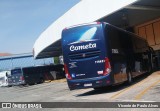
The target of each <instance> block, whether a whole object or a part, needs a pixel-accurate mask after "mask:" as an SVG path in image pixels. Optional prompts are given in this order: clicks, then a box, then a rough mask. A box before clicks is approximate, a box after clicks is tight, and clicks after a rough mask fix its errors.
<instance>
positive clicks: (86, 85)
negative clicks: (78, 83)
mask: <svg viewBox="0 0 160 111" xmlns="http://www.w3.org/2000/svg"><path fill="white" fill-rule="evenodd" d="M84 86H85V87H88V86H92V83H89V84H84Z"/></svg>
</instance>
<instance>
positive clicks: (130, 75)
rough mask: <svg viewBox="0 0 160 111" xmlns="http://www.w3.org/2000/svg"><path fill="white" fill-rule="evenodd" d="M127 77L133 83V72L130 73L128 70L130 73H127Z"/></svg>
mask: <svg viewBox="0 0 160 111" xmlns="http://www.w3.org/2000/svg"><path fill="white" fill-rule="evenodd" d="M127 76H128V77H127V78H128V80H127V82H128V83H129V84H131V83H132V74H131V73H130V72H128V74H127Z"/></svg>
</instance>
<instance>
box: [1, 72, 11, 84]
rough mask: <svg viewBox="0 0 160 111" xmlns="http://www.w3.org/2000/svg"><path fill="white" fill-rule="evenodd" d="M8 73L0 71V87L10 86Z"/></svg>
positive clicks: (9, 74)
mask: <svg viewBox="0 0 160 111" xmlns="http://www.w3.org/2000/svg"><path fill="white" fill-rule="evenodd" d="M10 77H11V73H10V71H2V72H0V86H10V85H11V84H10Z"/></svg>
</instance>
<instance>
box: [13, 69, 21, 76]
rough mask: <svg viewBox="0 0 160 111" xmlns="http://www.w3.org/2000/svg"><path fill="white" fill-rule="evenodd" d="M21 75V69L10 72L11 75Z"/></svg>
mask: <svg viewBox="0 0 160 111" xmlns="http://www.w3.org/2000/svg"><path fill="white" fill-rule="evenodd" d="M21 73H22V70H21V69H14V70H12V71H11V74H12V75H16V74H21Z"/></svg>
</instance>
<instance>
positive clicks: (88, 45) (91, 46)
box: [70, 43, 96, 51]
mask: <svg viewBox="0 0 160 111" xmlns="http://www.w3.org/2000/svg"><path fill="white" fill-rule="evenodd" d="M93 48H96V43H93V44H92V43H89V44H87V45H80V46H74V45H71V46H70V51H78V50H85V49H93Z"/></svg>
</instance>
